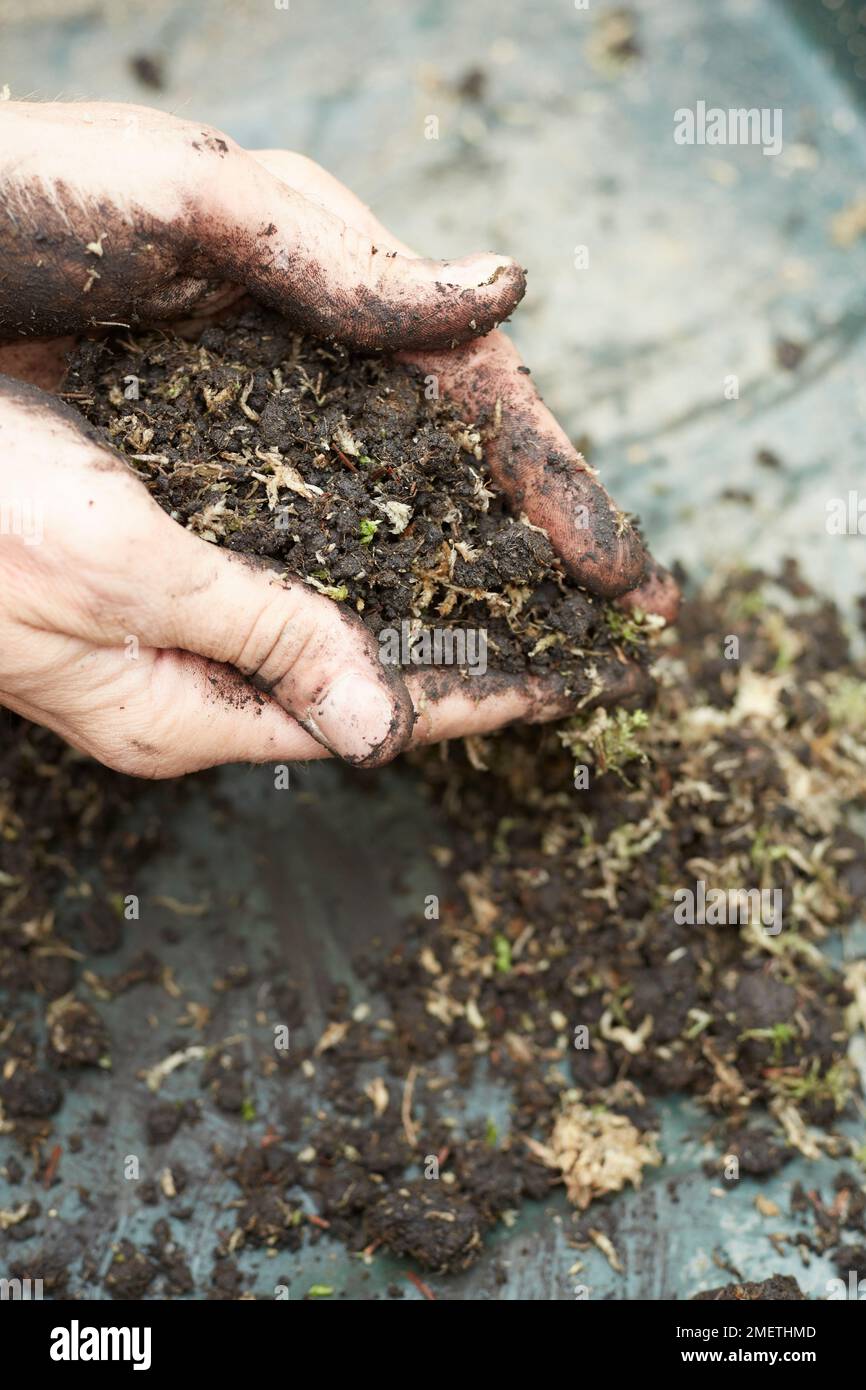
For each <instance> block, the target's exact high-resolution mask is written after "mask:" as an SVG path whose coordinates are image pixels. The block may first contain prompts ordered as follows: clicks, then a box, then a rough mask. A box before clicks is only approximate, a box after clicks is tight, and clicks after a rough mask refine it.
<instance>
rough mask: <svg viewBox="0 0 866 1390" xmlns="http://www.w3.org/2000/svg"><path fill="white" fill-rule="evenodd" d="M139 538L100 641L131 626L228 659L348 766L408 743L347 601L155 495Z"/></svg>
mask: <svg viewBox="0 0 866 1390" xmlns="http://www.w3.org/2000/svg"><path fill="white" fill-rule="evenodd" d="M99 500H100V501H101V500H102V499H101V498H100V499H99ZM105 500H106V501H107V502H108V501H110V499H108V498H106V499H105ZM148 503H150V499H148ZM95 505H96V504H95ZM151 508H152V510H151ZM154 512H155V513H156V515H154ZM142 540H143V541H144V542H145V543H144V544H142V545H140V546H139V545H136V546H135V549H136V552H137V557H136V566H135V575H136V594H135V601H134V606H132V605H131V609H130V608H127V609H126V611H125V613H124V614H123V616H120V613H121V612H123V607H122V606H121V607H120V608H119V609H112V615H111V616H108V617H106V616H105V614H104V613H103V615H102V616H101V617H100V622H99V626H100V631H99V634H98V640H99V641H100V642H102V643H103V644H104V643H113V644H123V643H125V642H128V640H129V637H130V636H131V635H132V636H135V637H136V638H137V639H138V641H139V642H140V644H141V645H142V646H145V647H158V648H162V649H163V650H175V649H181V650H182V651H186V652H191V653H193V654H194V655H196V656H198V657H204V658H206V659H207V660H210V661H215V662H221V663H224V664H226V665H230V666H234V667H235V668H236V669H237V670H238V671H240V672H241V673H242V674H243V675H245V676H246V677H248V678H249V679H250V680H251V681H252V683H253V684H254V685H255V686H256V687H257V688H258V689H259V690H261V691H263V692H264V693H266V694H268V695H270V696H271V697H272V699H273V700H275V701H276V702H277V703H278V704H279V705H280V706H282V708H283V709H284V710H286V711H287V712H288V713H289V714H291V715H293V716H294V718H295V719H296V720H297V722H298V723H299V724H300V725H301V726H302V728H304V729H305V730H306V731H307V733H309V734H311V735H312V736H313V738H315V739H316V740H317V742H318V743H320V744H321V745H322V746H323V747H324V748H326V749H328V751H329V752H332V753H335V754H336V755H337V756H338V757H341V758H343V759H344V760H345V761H346V762H349V763H352V764H355V765H357V766H364V767H376V766H379V765H381V764H383V763H386V762H389V761H390V760H391V759H392V758H393V757H395V756H396V754H397V753H399V752H400V751H401V750H402V749H403V748H404V747H405V746H406V744H407V743H408V741H409V737H410V735H411V732H412V727H413V723H414V710H413V707H412V701H411V698H410V696H409V693H408V691H407V689H406V687H405V685H404V684H403V681H402V679H401V678H400V675H399V673H398V671H397V670H396V668H394V667H392V666H386V665H384V664H383V663H382V662H381V661H380V660H379V651H378V647H377V644H376V641H375V638H374V637H373V634H372V633H371V632H370V631H369V630H368V629H367V628H366V627H365V626H364V625H363V623H362V622H361V621H360V619H359V618H358V617H357V616H356V615H355V614H353V613H352V612H351V611H350V610H349V609H347V608H345V607H343V606H342V605H341V604H339V603H336V602H333V601H332V600H331V599H328V598H325V597H324V596H323V595H322V594H318V593H315V592H314V591H313V590H312V589H310V588H308V587H307V586H306V585H305V584H304V583H302V582H301V581H300V580H284V579H282V578H281V577H280V576H279V575H278V574H276V573H275V572H274V571H273V570H270V569H266V568H262V567H259V566H257V565H255V564H251V563H250V562H248V561H247V560H245V559H243V558H241V557H239V556H236V555H232V554H231V553H230V552H226V551H223V550H218V549H217V548H216V547H215V546H212V545H209V544H208V543H207V542H206V541H203V540H200V539H199V538H198V537H197V536H193V535H192V534H191V533H190V532H188V531H184V530H182V528H181V527H179V526H178V525H177V523H176V522H174V521H172V520H171V518H170V517H168V516H167V515H166V514H165V513H164V512H161V511H160V509H159V508H158V507H157V506H156V504H155V503H150V505H149V507H148V522H147V526H146V530H145V533H144V535H143V536H142ZM115 612H117V614H118V616H114V613H115ZM121 628H123V629H124V630H123V631H121ZM90 633H91V635H92V627H91V628H90ZM81 635H85V636H86V635H87V633H82V634H81Z"/></svg>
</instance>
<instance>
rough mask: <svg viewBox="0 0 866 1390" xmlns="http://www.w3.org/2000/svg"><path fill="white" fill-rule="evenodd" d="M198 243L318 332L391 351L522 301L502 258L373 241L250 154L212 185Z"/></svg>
mask: <svg viewBox="0 0 866 1390" xmlns="http://www.w3.org/2000/svg"><path fill="white" fill-rule="evenodd" d="M203 213H204V216H203V222H202V229H201V231H202V243H203V250H204V253H205V255H206V258H207V261H208V264H209V265H210V266H211V267H213V268H214V269H215V270H216V271H217V273H218V274H220V275H223V276H225V277H226V278H227V279H233V280H235V281H240V282H241V283H242V284H245V285H246V286H247V288H248V289H249V290H250V291H251V292H252V293H253V294H254V295H255V296H256V297H257V298H258V299H261V300H263V301H264V302H265V303H267V304H270V305H271V306H272V307H274V308H276V309H279V310H280V312H281V313H283V314H285V315H286V317H287V318H289V319H290V320H291V321H292V322H293V323H296V324H297V325H298V326H299V327H301V328H303V329H305V330H307V331H309V332H311V333H314V334H316V335H317V336H319V337H328V336H331V335H333V336H335V337H337V338H339V339H340V340H341V341H342V342H346V343H350V344H352V345H354V346H356V347H361V348H367V349H373V348H383V349H388V350H392V351H393V350H394V349H397V348H404V347H416V348H417V347H431V348H433V347H447V346H449V345H450V344H452V343H455V342H463V341H464V340H465V339H467V338H471V337H475V336H477V335H478V334H483V333H487V332H489V331H490V329H492V328H494V327H495V325H496V324H497V323H501V322H502V320H503V319H505V318H507V317H508V315H509V314H510V313H511V312H512V310H513V309H514V308H515V306H516V305H517V304H518V303H519V302H520V300H521V299H522V298H523V293H524V290H525V277H524V274H523V271H522V270H521V269H520V267H519V266H518V265H517V264H516V263H515V262H514V261H512V260H510V259H508V258H507V257H505V256H497V255H494V254H492V253H486V252H485V253H481V254H478V255H475V256H467V257H465V258H464V259H462V260H456V261H434V260H426V259H421V258H418V257H414V256H411V255H406V254H402V253H399V252H396V251H395V250H393V249H390V248H389V246H388V245H387V244H385V245H381V246H380V245H378V244H377V243H376V242H375V241H374V240H372V239H371V238H370V237H369V236H368V235H367V234H366V233H365V232H364V231H362V230H359V229H358V228H357V227H355V226H351V225H348V224H347V223H346V222H344V221H343V220H342V219H341V218H340V217H339V216H338V215H335V213H334V212H333V211H331V210H329V209H327V208H325V207H323V206H322V205H321V204H320V203H318V202H313V201H310V200H309V199H307V198H305V197H304V195H303V193H300V192H298V191H297V190H296V189H294V188H290V187H289V186H288V185H287V184H286V183H284V182H283V181H282V180H281V179H279V178H276V177H274V175H273V174H271V173H270V172H269V171H268V170H267V169H266V168H265V167H264V165H263V164H262V162H261V161H259V160H256V159H254V158H251V157H249V158H246V157H245V158H243V159H242V160H241V159H239V160H238V161H237V163H236V164H235V165H234V166H233V177H232V178H226V179H222V180H216V181H214V183H212V184H210V185H209V186H208V193H207V195H206V203H205V207H204V209H203Z"/></svg>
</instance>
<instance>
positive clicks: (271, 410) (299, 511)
mask: <svg viewBox="0 0 866 1390" xmlns="http://www.w3.org/2000/svg"><path fill="white" fill-rule="evenodd" d="M435 389H436V388H435V384H434V383H433V379H432V378H425V377H424V376H423V374H422V373H421V372H420V371H419V370H418V369H417V368H413V367H409V366H402V365H397V364H395V363H392V362H390V361H388V360H387V359H385V358H382V357H364V356H361V355H359V354H357V353H353V352H350V351H348V350H347V349H345V348H343V347H340V346H339V345H336V344H334V343H322V342H317V341H314V340H312V339H310V338H305V337H303V336H302V335H300V334H298V333H296V332H294V331H293V330H292V329H291V328H290V327H289V326H288V325H287V324H286V323H285V322H284V321H283V320H282V319H280V318H279V317H278V316H277V315H275V314H273V313H270V312H269V311H267V310H265V309H262V308H258V307H254V308H251V309H248V310H246V311H245V312H242V313H240V314H238V315H237V316H235V317H234V318H233V319H230V320H227V321H225V322H223V323H221V324H219V325H214V326H211V327H208V328H207V329H205V330H204V332H203V333H202V334H201V336H200V337H199V339H198V341H197V342H189V341H186V340H184V339H183V338H180V337H176V336H171V335H166V334H165V333H159V332H151V333H147V334H143V335H140V336H137V337H135V338H134V339H131V338H129V337H125V336H114V337H111V338H108V339H105V340H102V341H98V342H93V341H91V342H85V343H83V344H82V345H81V346H80V347H79V348H78V350H77V352H76V353H75V355H74V357H73V358H72V361H71V365H70V370H69V374H68V379H67V391H66V393H65V394H66V395H67V396H68V397H69V398H70V399H72V400H74V402H75V403H76V404H77V405H78V406H79V408H80V409H81V410H82V412H83V413H84V414H85V415H86V416H87V418H88V420H90V421H91V423H93V424H95V425H97V426H99V427H100V428H101V429H102V430H103V432H104V434H105V436H106V439H107V440H108V441H109V442H110V443H111V444H112V445H113V446H114V447H115V448H117V449H118V450H119V451H120V452H121V453H122V454H123V455H124V456H125V458H126V459H127V461H128V462H129V465H130V467H131V468H133V469H134V470H135V472H136V473H137V474H138V475H139V476H140V477H141V478H142V480H143V481H144V482H145V484H146V486H147V487H148V489H149V491H150V492H151V494H152V496H153V497H154V498H155V499H156V500H157V502H158V503H159V504H160V506H162V507H163V508H165V510H166V511H168V512H170V513H171V515H172V516H173V517H174V518H175V519H176V520H177V521H179V522H180V524H181V525H184V526H186V527H188V528H189V529H191V530H193V531H195V532H197V533H198V534H199V535H201V536H203V537H204V538H205V539H206V540H209V541H212V542H215V543H216V544H218V545H222V546H225V547H227V548H228V549H230V550H234V551H238V552H241V553H243V554H246V555H253V556H258V557H261V558H262V559H263V560H265V561H270V562H272V563H273V564H274V565H276V566H278V567H281V568H283V570H284V572H286V573H287V574H290V575H297V576H300V577H301V578H302V579H303V580H304V581H305V582H306V583H307V584H309V585H311V586H312V587H313V588H315V589H317V590H319V592H321V593H323V594H325V595H327V596H328V597H329V598H331V599H334V600H336V601H337V602H340V603H345V604H347V605H348V606H349V607H351V609H352V610H353V611H354V612H356V613H358V614H359V615H360V617H361V618H362V620H363V621H364V623H365V624H366V625H367V627H368V628H370V629H371V631H372V632H373V633H374V634H375V635H376V636H377V637H378V638H379V642H380V649H381V652H382V655H383V659H384V660H386V661H391V662H394V663H399V664H403V665H413V666H431V665H432V666H448V667H450V668H451V669H452V671H453V672H459V676H460V677H463V678H465V677H468V676H470V675H476V674H484V672H485V671H486V670H488V669H489V670H491V671H493V672H498V673H500V674H505V675H509V676H520V675H524V674H527V673H530V674H534V675H539V676H547V677H553V678H555V680H556V683H557V688H558V689H557V693H558V694H560V693H561V694H562V695H563V696H572V695H573V696H574V697H575V703H576V704H577V703H578V702H579V703H580V704H581V705H582V706H587V707H589V706H590V705H595V704H598V703H602V702H603V701H604V699H605V694H606V692H608V691H609V689H611V688H614V689H615V687H616V685H617V683H618V681H619V680H620V679H621V677H622V665H623V663H624V662H625V661H626V659H629V660H631V661H632V662H635V661H636V662H637V663H638V665H640V664H641V661H642V658H643V656H644V653H645V645H646V637H647V635H648V633H649V632H650V630H651V629H652V626H653V620H652V619H644V618H642V617H641V616H640V615H638V616H637V617H634V616H632V615H625V614H623V613H622V612H620V611H619V610H617V609H615V608H612V607H611V606H610V605H609V604H607V603H605V602H604V601H603V600H600V599H595V598H593V596H592V595H590V594H588V593H586V592H585V591H584V590H583V589H581V588H580V587H579V586H578V585H577V584H576V583H575V582H574V581H572V580H571V579H569V577H568V576H567V574H566V573H565V571H564V569H563V566H562V564H561V562H560V561H559V559H558V558H557V556H556V554H555V553H554V550H553V547H552V545H551V543H550V541H549V539H548V537H547V535H546V533H545V532H544V531H543V530H541V529H540V528H538V527H536V526H533V525H532V524H531V523H530V522H529V521H527V520H526V519H525V518H520V519H518V518H515V517H513V516H512V515H510V514H509V511H508V508H507V504H506V500H505V498H504V497H503V496H502V494H501V493H500V492H499V490H498V489H497V487H496V485H495V484H494V482H493V481H492V479H491V477H490V473H489V470H488V469H487V467H486V464H485V459H484V439H483V436H482V434H481V432H480V431H479V430H478V429H476V428H475V427H474V426H473V425H472V424H471V423H467V422H466V421H464V420H461V419H460V418H459V417H458V415H457V413H456V412H455V410H454V409H453V408H452V407H450V406H449V405H447V404H446V403H444V402H442V401H439V400H438V399H428V397H430V396H431V394H433V393H434V392H435ZM440 674H441V673H440ZM469 684H470V686H471V684H472V683H471V682H469Z"/></svg>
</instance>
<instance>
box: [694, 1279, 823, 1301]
mask: <svg viewBox="0 0 866 1390" xmlns="http://www.w3.org/2000/svg"><path fill="white" fill-rule="evenodd" d="M770 1300H773V1301H775V1302H792V1301H795V1300H806V1294H804V1293H803V1291H802V1289H801V1288H800V1285H799V1284H798V1283H797V1281H796V1279H795V1278H794V1277H793V1275H790V1274H773V1275H771V1276H770V1278H769V1279H763V1280H761V1282H760V1283H757V1284H754V1283H744V1284H725V1285H723V1287H721V1288H718V1289H706V1290H705V1291H704V1292H703V1293H696V1294H695V1295H694V1298H693V1300H692V1301H693V1302H695V1303H700V1302H702V1301H705V1302H706V1301H712V1302H715V1303H718V1302H722V1301H724V1302H729V1303H730V1302H747V1303H757V1302H768V1301H770Z"/></svg>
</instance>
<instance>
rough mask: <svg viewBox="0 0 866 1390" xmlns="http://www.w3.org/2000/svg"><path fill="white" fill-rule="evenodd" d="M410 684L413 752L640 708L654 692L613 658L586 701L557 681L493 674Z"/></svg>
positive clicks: (416, 677)
mask: <svg viewBox="0 0 866 1390" xmlns="http://www.w3.org/2000/svg"><path fill="white" fill-rule="evenodd" d="M406 683H407V685H408V687H409V691H410V693H411V695H412V701H413V703H414V705H415V709H416V712H417V720H416V724H415V731H414V733H413V736H412V744H413V746H416V745H420V744H427V743H439V742H441V741H443V740H444V739H450V738H459V737H465V736H467V735H473V734H486V733H491V732H492V731H493V730H495V729H501V728H505V727H506V726H507V725H508V724H514V723H521V724H545V723H548V722H550V721H552V720H554V719H563V718H564V717H566V716H567V715H569V714H577V713H579V712H583V713H587V712H589V711H591V710H593V709H596V708H598V706H600V705H605V706H608V705H619V704H630V703H639V702H640V701H642V700H646V699H648V698H649V696H650V695H651V693H652V689H653V684H652V680H651V678H650V677H649V676H648V675H647V674H646V672H645V671H642V670H641V669H640V668H639V667H637V666H635V665H634V664H633V663H631V662H620V661H616V660H615V659H613V658H606V659H605V660H604V661H600V662H599V663H598V665H597V667H596V678H595V680H593V679H592V677H591V676H588V677H587V682H586V686H587V688H586V690H585V691H584V693H583V695H581V694H580V692H577V691H575V690H574V688H573V687H572V688H568V689H567V688H566V686H565V683H564V682H563V681H562V680H560V679H558V678H556V677H551V676H543V677H539V676H533V677H523V678H518V677H515V676H506V675H498V674H496V673H494V672H491V671H487V672H486V673H485V674H484V675H483V676H476V677H470V678H465V677H463V676H461V675H460V674H459V672H456V671H454V670H453V669H447V670H444V669H440V670H437V671H425V672H423V673H422V672H413V673H412V674H410V675H409V676H407V680H406ZM597 686H600V687H601V688H600V690H596V687H597ZM593 691H595V692H596V693H593Z"/></svg>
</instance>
